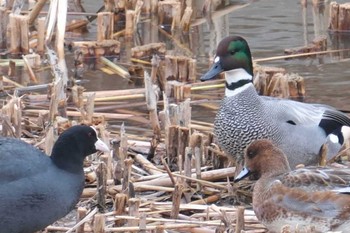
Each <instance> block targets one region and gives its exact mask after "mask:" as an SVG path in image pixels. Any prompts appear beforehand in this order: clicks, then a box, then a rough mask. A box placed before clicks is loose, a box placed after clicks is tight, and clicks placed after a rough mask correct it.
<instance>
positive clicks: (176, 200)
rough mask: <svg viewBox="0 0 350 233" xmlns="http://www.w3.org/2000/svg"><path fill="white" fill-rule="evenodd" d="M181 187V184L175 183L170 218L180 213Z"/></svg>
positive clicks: (174, 217) (176, 216)
mask: <svg viewBox="0 0 350 233" xmlns="http://www.w3.org/2000/svg"><path fill="white" fill-rule="evenodd" d="M182 189H183V186H182V185H181V184H180V183H177V184H175V189H174V191H173V194H172V195H173V197H172V202H173V208H172V210H171V213H170V218H173V219H176V218H178V215H179V213H180V203H181V196H182Z"/></svg>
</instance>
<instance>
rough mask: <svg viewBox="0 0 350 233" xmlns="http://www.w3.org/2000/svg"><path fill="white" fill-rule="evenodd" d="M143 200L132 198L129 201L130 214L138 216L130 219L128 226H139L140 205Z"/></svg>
mask: <svg viewBox="0 0 350 233" xmlns="http://www.w3.org/2000/svg"><path fill="white" fill-rule="evenodd" d="M140 203H141V200H140V199H139V198H130V199H129V201H128V204H129V215H130V216H134V217H136V218H135V219H128V221H127V222H128V226H129V227H133V226H138V225H139V224H138V223H139V216H140V212H139V207H140Z"/></svg>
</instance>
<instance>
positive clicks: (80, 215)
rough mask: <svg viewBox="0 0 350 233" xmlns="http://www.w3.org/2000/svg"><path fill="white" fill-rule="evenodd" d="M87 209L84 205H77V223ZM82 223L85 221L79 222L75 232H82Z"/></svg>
mask: <svg viewBox="0 0 350 233" xmlns="http://www.w3.org/2000/svg"><path fill="white" fill-rule="evenodd" d="M86 213H87V209H86V208H84V207H78V210H77V221H78V222H77V223H79V222H80V221H81V220H82V219H84V218H85V217H86ZM84 225H85V223H83V224H81V225H80V226H78V227H77V230H76V233H84Z"/></svg>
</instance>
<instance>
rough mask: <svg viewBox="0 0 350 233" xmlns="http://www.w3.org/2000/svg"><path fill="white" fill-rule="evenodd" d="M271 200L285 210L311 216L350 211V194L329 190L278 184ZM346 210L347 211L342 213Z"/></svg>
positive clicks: (337, 216)
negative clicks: (310, 189)
mask: <svg viewBox="0 0 350 233" xmlns="http://www.w3.org/2000/svg"><path fill="white" fill-rule="evenodd" d="M273 191H274V193H273V194H272V197H271V201H272V202H274V203H275V204H276V205H277V206H279V207H280V208H282V209H284V210H286V211H287V212H289V213H291V214H295V215H300V216H313V217H320V218H325V219H329V220H330V219H332V218H336V219H339V221H341V220H344V219H342V217H344V216H342V215H343V214H346V216H348V215H349V213H350V196H349V195H346V194H337V193H335V192H331V191H320V192H305V191H300V190H298V189H291V188H286V187H282V188H281V186H280V188H279V189H274V190H273ZM344 211H346V212H347V213H344Z"/></svg>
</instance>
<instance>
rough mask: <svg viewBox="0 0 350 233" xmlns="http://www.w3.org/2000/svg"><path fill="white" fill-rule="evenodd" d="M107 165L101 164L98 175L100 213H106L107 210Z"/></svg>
mask: <svg viewBox="0 0 350 233" xmlns="http://www.w3.org/2000/svg"><path fill="white" fill-rule="evenodd" d="M106 173H107V165H106V164H105V163H104V162H100V163H99V165H98V167H97V170H96V174H97V205H98V207H99V210H100V212H102V213H103V212H104V211H105V209H106V189H107V177H106Z"/></svg>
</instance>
